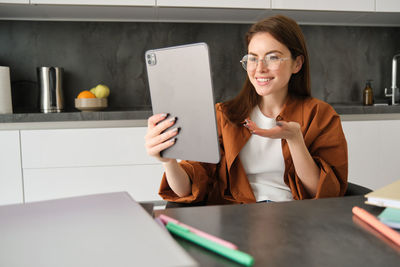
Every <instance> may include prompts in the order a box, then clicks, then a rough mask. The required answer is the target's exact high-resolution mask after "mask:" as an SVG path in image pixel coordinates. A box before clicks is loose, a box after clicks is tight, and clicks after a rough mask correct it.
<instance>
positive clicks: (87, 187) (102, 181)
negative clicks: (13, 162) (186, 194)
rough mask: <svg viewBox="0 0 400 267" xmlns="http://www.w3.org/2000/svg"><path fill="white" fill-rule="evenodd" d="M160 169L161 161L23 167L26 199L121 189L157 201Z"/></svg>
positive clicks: (137, 199)
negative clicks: (140, 163) (64, 166)
mask: <svg viewBox="0 0 400 267" xmlns="http://www.w3.org/2000/svg"><path fill="white" fill-rule="evenodd" d="M162 173H163V167H162V165H161V164H156V165H150V164H149V165H126V166H103V167H68V168H44V169H24V189H25V190H24V191H25V201H26V202H31V201H39V200H47V199H55V198H64V197H72V196H79V195H90V194H97V193H107V192H120V191H126V192H128V193H129V194H130V195H131V196H132V197H133V198H134V199H135V200H136V201H158V200H161V198H160V196H159V195H158V188H159V186H160V182H161V177H162Z"/></svg>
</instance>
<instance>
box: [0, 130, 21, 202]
mask: <svg viewBox="0 0 400 267" xmlns="http://www.w3.org/2000/svg"><path fill="white" fill-rule="evenodd" d="M20 151H21V150H20V143H19V131H0V205H4V204H15V203H22V202H23V193H22V173H21V158H20Z"/></svg>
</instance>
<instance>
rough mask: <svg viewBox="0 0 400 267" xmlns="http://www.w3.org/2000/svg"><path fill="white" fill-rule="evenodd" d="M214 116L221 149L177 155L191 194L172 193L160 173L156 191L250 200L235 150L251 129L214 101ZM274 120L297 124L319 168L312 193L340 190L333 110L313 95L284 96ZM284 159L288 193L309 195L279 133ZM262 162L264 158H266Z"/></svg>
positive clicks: (340, 157) (340, 149)
mask: <svg viewBox="0 0 400 267" xmlns="http://www.w3.org/2000/svg"><path fill="white" fill-rule="evenodd" d="M216 118H217V126H218V135H219V143H220V151H221V160H220V162H219V163H218V164H209V163H200V162H194V161H181V162H180V164H181V166H182V167H183V169H184V170H185V171H186V172H187V174H188V175H189V178H190V180H191V182H192V194H191V195H188V196H186V197H181V198H180V197H178V196H177V195H176V194H175V193H174V192H173V191H172V190H171V188H170V187H169V186H168V182H167V180H166V178H165V174H164V176H163V178H162V181H161V186H160V190H159V194H160V196H161V197H162V198H163V199H165V200H168V201H173V202H185V203H190V202H201V201H204V202H205V203H207V204H225V203H251V202H255V197H254V194H253V191H252V189H251V186H250V184H249V181H248V179H247V176H246V173H245V170H244V168H243V166H242V164H241V161H240V158H239V152H240V150H241V149H242V148H243V146H244V145H245V144H246V142H247V141H248V140H249V138H250V136H251V133H250V132H249V130H248V129H247V128H245V127H242V126H237V125H234V124H232V123H231V122H230V121H229V120H228V119H227V117H226V116H225V115H224V113H223V111H222V107H221V104H217V105H216ZM276 120H277V121H279V120H283V121H288V122H289V121H294V122H298V123H299V124H300V125H301V131H302V133H303V137H304V141H305V144H306V146H307V148H308V150H309V152H310V154H311V156H312V157H313V159H314V161H315V162H316V163H317V165H318V167H319V168H320V178H319V183H318V190H317V194H316V196H315V198H323V197H337V196H343V195H344V193H345V191H346V188H347V169H348V159H347V143H346V139H345V136H344V134H343V130H342V125H341V122H340V117H339V115H338V114H337V113H336V112H335V110H334V109H333V108H332V107H331V106H330V105H329V104H327V103H325V102H323V101H321V100H318V99H316V98H311V97H308V98H305V99H299V98H294V97H289V99H288V101H287V102H286V104H285V106H284V107H283V109H282V112H281V113H280V114H279V115H278V116H277V117H276ZM282 153H283V157H284V160H285V173H284V177H283V180H284V182H285V183H286V184H287V185H288V186H289V187H290V190H291V192H292V195H293V198H294V199H307V198H311V196H310V195H309V194H308V193H307V191H306V190H305V188H304V186H303V184H302V182H301V180H300V179H299V177H298V176H297V174H296V172H295V169H294V165H293V161H292V158H291V156H290V151H289V147H288V144H287V142H286V140H284V139H282ZM266 164H267V163H266Z"/></svg>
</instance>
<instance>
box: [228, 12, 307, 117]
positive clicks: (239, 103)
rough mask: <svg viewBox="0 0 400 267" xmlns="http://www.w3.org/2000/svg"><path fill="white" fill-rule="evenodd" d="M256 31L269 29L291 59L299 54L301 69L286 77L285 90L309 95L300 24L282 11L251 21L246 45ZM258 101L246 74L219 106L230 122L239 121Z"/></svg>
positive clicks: (305, 49) (305, 52)
mask: <svg viewBox="0 0 400 267" xmlns="http://www.w3.org/2000/svg"><path fill="white" fill-rule="evenodd" d="M260 32H266V33H269V34H271V35H272V36H273V37H274V38H275V39H276V40H277V41H279V42H280V43H282V44H284V45H285V46H286V47H287V48H288V49H289V51H290V53H291V56H292V59H294V60H295V59H296V58H297V57H298V56H302V57H303V61H304V62H303V65H302V68H301V70H300V71H299V72H298V73H296V74H292V76H291V77H290V80H289V86H288V87H289V89H288V93H289V94H290V95H292V96H298V97H307V96H310V95H311V89H310V65H309V61H308V53H307V47H306V43H305V40H304V35H303V33H302V31H301V28H300V26H299V25H298V24H297V23H296V21H294V20H292V19H290V18H288V17H285V16H282V15H276V16H273V17H269V18H267V19H264V20H261V21H259V22H257V23H256V24H253V25H252V26H251V27H250V29H249V30H248V32H247V33H246V45H247V47H248V45H249V43H250V40H251V39H252V38H253V36H254V35H255V34H256V33H260ZM260 101H261V96H259V95H258V94H257V92H256V90H255V88H254V86H253V85H252V84H251V82H250V80H249V77H247V78H246V81H245V82H244V85H243V87H242V90H241V91H240V92H239V94H238V95H237V96H236V97H235V98H233V99H232V100H229V101H227V102H225V103H223V105H222V106H223V108H224V111H225V114H226V116H227V117H228V119H229V120H230V121H231V122H233V123H235V124H242V123H243V121H244V120H245V119H246V118H247V117H248V116H249V115H250V113H251V111H252V110H253V108H254V107H255V106H256V105H258V104H259V103H260Z"/></svg>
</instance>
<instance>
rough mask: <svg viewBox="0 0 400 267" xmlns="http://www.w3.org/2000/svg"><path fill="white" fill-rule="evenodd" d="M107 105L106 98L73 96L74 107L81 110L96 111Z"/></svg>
mask: <svg viewBox="0 0 400 267" xmlns="http://www.w3.org/2000/svg"><path fill="white" fill-rule="evenodd" d="M106 107H107V98H75V108H77V109H79V110H81V111H96V110H102V109H105V108H106Z"/></svg>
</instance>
